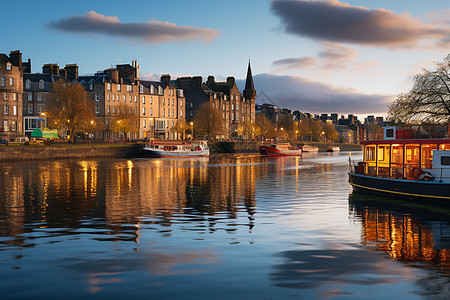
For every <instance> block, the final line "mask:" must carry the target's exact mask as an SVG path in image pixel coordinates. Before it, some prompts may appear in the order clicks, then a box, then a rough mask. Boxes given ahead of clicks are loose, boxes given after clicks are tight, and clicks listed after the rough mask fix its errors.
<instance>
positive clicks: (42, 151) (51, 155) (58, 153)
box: [0, 142, 361, 161]
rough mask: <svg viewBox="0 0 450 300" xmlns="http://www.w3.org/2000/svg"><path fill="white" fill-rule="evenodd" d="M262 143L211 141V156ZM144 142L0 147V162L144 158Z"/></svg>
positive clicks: (322, 146) (323, 146)
mask: <svg viewBox="0 0 450 300" xmlns="http://www.w3.org/2000/svg"><path fill="white" fill-rule="evenodd" d="M260 144H261V142H212V143H210V144H209V146H210V149H211V153H212V154H215V153H259V150H258V149H259V145H260ZM310 144H311V145H314V146H318V147H319V151H326V150H327V148H328V147H329V146H338V147H340V148H341V150H342V151H359V150H361V146H360V145H358V144H339V143H310ZM143 147H144V144H143V143H130V144H122V143H118V144H115V143H114V144H113V143H111V144H108V143H105V144H81V143H80V144H74V145H72V144H54V145H44V146H30V145H24V146H12V145H10V146H6V145H2V146H0V161H21V160H41V159H64V158H78V159H83V158H94V157H115V158H133V157H142V156H143V153H142V148H143Z"/></svg>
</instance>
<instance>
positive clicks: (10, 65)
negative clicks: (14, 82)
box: [6, 62, 12, 71]
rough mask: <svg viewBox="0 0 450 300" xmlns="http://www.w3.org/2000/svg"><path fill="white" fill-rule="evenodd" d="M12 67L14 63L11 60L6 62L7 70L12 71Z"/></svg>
mask: <svg viewBox="0 0 450 300" xmlns="http://www.w3.org/2000/svg"><path fill="white" fill-rule="evenodd" d="M11 69H12V64H11V63H10V62H7V63H6V70H8V71H11Z"/></svg>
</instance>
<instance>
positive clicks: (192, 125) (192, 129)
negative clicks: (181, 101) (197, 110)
mask: <svg viewBox="0 0 450 300" xmlns="http://www.w3.org/2000/svg"><path fill="white" fill-rule="evenodd" d="M189 124H191V134H192V138H191V139H194V122H191V123H189Z"/></svg>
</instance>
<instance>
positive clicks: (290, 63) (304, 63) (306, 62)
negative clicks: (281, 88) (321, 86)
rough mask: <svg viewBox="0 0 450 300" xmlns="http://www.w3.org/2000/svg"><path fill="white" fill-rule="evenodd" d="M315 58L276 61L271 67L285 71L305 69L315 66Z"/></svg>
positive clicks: (304, 57)
mask: <svg viewBox="0 0 450 300" xmlns="http://www.w3.org/2000/svg"><path fill="white" fill-rule="evenodd" d="M316 63H317V58H315V57H310V56H303V57H297V58H285V59H280V60H276V61H274V62H273V63H272V65H273V66H276V67H280V68H282V69H284V70H286V69H305V68H310V67H313V66H315V65H316Z"/></svg>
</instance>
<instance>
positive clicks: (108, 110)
mask: <svg viewBox="0 0 450 300" xmlns="http://www.w3.org/2000/svg"><path fill="white" fill-rule="evenodd" d="M106 112H107V113H108V114H109V113H110V112H111V110H110V106H109V105H108V106H107V107H106Z"/></svg>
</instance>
